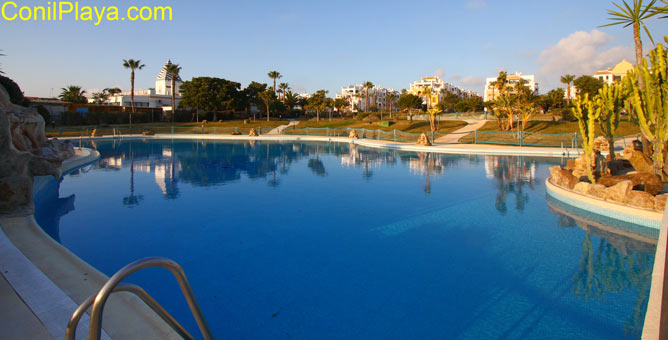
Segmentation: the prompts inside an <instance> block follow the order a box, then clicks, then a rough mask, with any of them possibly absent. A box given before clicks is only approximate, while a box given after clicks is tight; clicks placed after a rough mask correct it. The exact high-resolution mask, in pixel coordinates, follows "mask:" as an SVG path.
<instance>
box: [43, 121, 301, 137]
mask: <svg viewBox="0 0 668 340" xmlns="http://www.w3.org/2000/svg"><path fill="white" fill-rule="evenodd" d="M288 123H289V122H288V121H287V120H270V121H266V120H255V121H253V120H250V121H248V124H244V121H243V120H227V121H222V122H207V123H206V124H203V123H201V122H199V123H164V122H161V123H145V124H132V128H131V127H130V125H129V124H121V125H102V126H99V127H96V126H63V127H56V128H55V129H51V128H47V129H46V136H47V137H59V136H63V137H78V136H82V135H86V134H87V133H88V134H90V132H91V131H92V130H93V129H95V128H97V132H101V133H102V134H103V135H111V134H113V129H114V128H117V129H120V131H121V133H123V134H130V133H141V132H142V131H143V130H151V131H153V132H155V133H171V129H172V127H174V132H180V133H214V128H216V130H215V132H217V133H226V132H231V131H232V129H231V128H234V127H236V128H238V131H239V132H241V133H243V134H247V133H248V132H249V131H250V129H251V128H259V127H262V128H267V129H273V128H275V127H277V126H279V125H286V124H288Z"/></svg>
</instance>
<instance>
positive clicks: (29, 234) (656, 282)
mask: <svg viewBox="0 0 668 340" xmlns="http://www.w3.org/2000/svg"><path fill="white" fill-rule="evenodd" d="M112 138H113V137H111V136H108V137H104V136H103V137H95V138H85V140H108V139H112ZM116 138H118V137H116ZM72 139H73V140H77V139H79V138H72ZM123 139H206V140H214V139H215V140H230V141H246V140H255V141H320V142H339V143H350V144H355V145H360V146H365V147H371V148H382V149H390V150H401V151H413V152H436V153H450V154H482V155H526V156H538V157H577V156H578V155H579V154H580V153H581V150H580V149H570V148H546V147H517V146H501V145H489V144H447V145H435V146H420V145H416V144H411V143H397V142H393V141H382V140H372V139H350V138H346V137H326V136H293V135H289V136H288V135H262V136H259V137H249V136H228V135H207V134H165V135H155V136H142V135H130V136H123ZM94 153H95V151H94ZM94 153H91V154H88V155H82V154H79V155H78V157H76V158H74V159H72V160H68V161H66V162H64V164H63V170H67V169H72V168H75V167H77V166H81V165H83V164H86V163H88V162H90V161H93V160H95V159H97V157H99V154H98V155H97V156H96V155H95V154H94ZM46 180H47V179H44V178H36V181H35V187H36V190H37V188H38V186H39V185H40V183H39V182H40V181H46ZM667 225H668V219H667V217H665V214H664V221H663V226H662V228H661V236H660V239H659V243H658V246H657V257H656V261H655V264H654V272H653V280H652V291H651V297H650V303H649V307H648V312H647V317H646V320H645V328H644V333H643V339H659V334H662V335H664V334H668V330H667V329H666V328H668V327H659V325H668V321H666V319H668V318H667V316H668V312H666V311H665V309H667V308H668V302H667V303H666V304H664V303H663V300H666V301H668V293H667V294H662V293H663V290H664V288H665V285H664V284H663V283H664V280H663V279H664V276H665V265H666V262H665V257H666V245H667V243H668V235H666V233H667V232H666V228H667ZM0 234H2V235H0V236H5V235H6V239H7V240H8V241H10V242H11V245H10V246H7V245H6V244H5V245H4V246H3V244H2V243H1V242H0V247H1V248H0V253H2V252H3V251H6V250H7V248H13V247H15V249H17V251H18V253H20V255H21V256H24V257H25V258H26V260H27V261H28V262H29V264H22V265H20V266H18V268H16V267H17V266H15V267H12V268H13V269H12V270H23V271H27V272H33V273H34V269H37V270H38V271H40V272H41V273H43V275H42V276H41V277H40V275H39V274H36V275H32V278H27V280H34V279H35V277H37V279H38V280H40V281H46V280H48V281H49V282H51V283H52V284H53V285H54V286H55V287H56V288H58V289H59V290H61V291H62V292H63V293H65V295H66V296H65V298H63V296H62V295H61V296H60V298H61V299H64V300H67V299H70V302H71V303H73V304H75V305H76V304H78V303H80V302H81V301H83V299H85V298H87V297H88V296H89V295H91V294H93V293H95V292H97V290H98V289H99V287H101V285H102V284H103V283H104V282H105V281H106V280H107V279H108V277H107V276H105V275H104V274H102V273H100V272H99V271H97V270H96V269H95V268H93V267H91V266H90V265H88V264H87V263H85V262H84V261H83V260H81V259H79V258H78V257H77V256H75V255H74V254H72V253H71V252H69V251H68V250H67V249H65V248H63V247H62V246H61V245H60V244H58V243H57V242H55V241H54V240H53V239H51V238H50V237H49V236H48V235H46V233H44V231H43V230H42V229H41V228H40V227H39V226H38V225H37V223H36V222H35V220H34V218H33V217H32V216H28V217H20V218H2V217H0ZM2 260H3V258H0V269H1V271H0V298H2V301H3V303H2V304H0V339H62V338H63V337H64V333H59V332H60V330H62V329H64V326H65V325H64V324H63V325H61V323H62V321H61V320H63V319H64V320H67V319H69V316H70V315H71V312H70V313H62V314H63V315H60V316H57V317H56V318H53V319H49V320H44V319H41V318H40V313H39V312H38V310H39V309H40V308H47V307H49V306H48V302H46V301H51V303H53V299H52V296H48V295H45V296H42V297H39V296H37V298H36V299H35V298H34V297H33V298H31V299H33V300H32V301H31V300H30V299H29V298H28V297H27V296H22V295H21V294H22V293H23V292H22V290H23V289H25V286H30V285H33V284H35V283H34V282H33V283H31V282H30V281H24V282H19V283H17V281H16V280H17V278H16V277H13V278H8V277H9V276H11V275H10V273H9V272H8V270H9V269H5V268H9V267H7V264H6V263H5V264H3V262H2ZM5 262H7V261H5ZM10 262H14V264H16V263H18V262H21V261H19V260H16V261H10ZM8 265H11V263H10V264H8ZM30 265H33V266H34V268H33V267H30ZM21 267H30V268H23V269H21ZM16 276H18V277H19V279H26V278H25V277H24V278H21V276H22V275H16ZM12 281H14V282H12ZM42 284H44V282H42ZM46 284H48V282H46ZM22 287H23V288H22ZM37 291H39V290H37ZM38 293H39V292H38ZM114 296H116V298H112V299H110V300H109V303H108V304H107V309H106V310H107V311H106V312H105V318H104V324H103V328H104V330H105V331H106V332H107V333H108V334H109V335H110V336H111V338H113V339H135V338H137V336H138V335H139V334H141V335H144V336H142V337H141V338H143V339H179V338H180V337H178V335H176V334H175V333H174V332H173V331H172V330H171V329H170V328H168V326H167V325H166V324H165V323H164V322H163V321H162V320H160V319H159V318H158V317H157V316H156V315H155V314H154V313H153V312H152V311H150V310H149V309H148V308H147V307H146V306H144V305H143V303H142V302H141V301H140V300H139V299H137V298H136V297H134V296H131V295H129V294H127V293H119V294H115V295H114ZM42 299H44V300H42ZM68 303H69V302H68ZM40 304H41V305H40ZM45 306H46V307H45ZM71 306H72V305H71V304H69V306H68V307H67V308H69V307H71ZM662 314H665V315H664V317H663V318H662ZM205 317H206V316H205ZM42 318H44V317H43V316H42ZM54 319H55V320H56V321H57V322H54ZM82 323H84V322H83V321H82ZM59 334H62V335H59ZM77 336H78V337H81V338H85V337H86V335H85V332H83V331H79V332H78V333H77ZM662 338H663V337H662Z"/></svg>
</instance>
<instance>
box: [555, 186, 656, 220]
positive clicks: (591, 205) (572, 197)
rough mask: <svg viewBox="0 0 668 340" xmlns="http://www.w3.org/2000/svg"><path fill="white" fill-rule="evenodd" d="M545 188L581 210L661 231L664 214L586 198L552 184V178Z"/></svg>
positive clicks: (559, 198)
mask: <svg viewBox="0 0 668 340" xmlns="http://www.w3.org/2000/svg"><path fill="white" fill-rule="evenodd" d="M545 187H546V191H547V194H548V195H550V196H552V197H553V198H555V199H558V200H559V201H562V202H564V203H567V204H570V205H573V206H576V207H578V208H580V209H583V210H586V211H589V212H592V213H595V214H599V215H603V216H607V217H610V218H614V219H618V220H622V221H626V222H629V223H633V224H637V225H641V226H644V227H648V228H652V229H656V230H659V229H661V221H662V218H663V214H662V213H660V212H656V211H650V210H645V209H638V208H632V207H629V206H626V205H623V204H618V203H614V202H609V201H604V200H600V199H597V198H594V197H588V196H584V195H582V194H579V193H576V192H574V191H572V190H568V189H564V188H561V187H558V186H556V185H554V184H552V183H551V182H550V178H548V179H546V180H545Z"/></svg>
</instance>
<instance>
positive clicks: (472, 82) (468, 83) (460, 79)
mask: <svg viewBox="0 0 668 340" xmlns="http://www.w3.org/2000/svg"><path fill="white" fill-rule="evenodd" d="M450 79H452V82H453V83H455V85H458V86H461V87H463V88H466V89H469V90H473V91H480V90H481V89H482V88H483V86H484V85H485V79H483V78H481V77H476V76H462V75H459V74H455V75H453V76H452V77H450Z"/></svg>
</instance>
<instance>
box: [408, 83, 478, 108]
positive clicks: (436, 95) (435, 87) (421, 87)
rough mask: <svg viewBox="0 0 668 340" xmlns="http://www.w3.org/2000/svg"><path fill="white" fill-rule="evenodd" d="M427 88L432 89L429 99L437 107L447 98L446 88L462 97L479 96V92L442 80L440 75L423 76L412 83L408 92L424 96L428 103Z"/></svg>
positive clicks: (425, 101)
mask: <svg viewBox="0 0 668 340" xmlns="http://www.w3.org/2000/svg"><path fill="white" fill-rule="evenodd" d="M425 89H430V90H431V95H430V96H429V97H430V98H429V101H428V102H429V104H430V105H431V107H436V105H438V103H439V102H441V101H442V100H443V99H445V96H446V94H445V93H443V91H444V90H445V91H448V92H450V93H454V94H455V95H457V96H458V97H459V98H460V99H466V98H471V97H479V95H478V94H477V93H475V92H473V91H469V90H465V89H462V88H459V87H457V86H455V85H453V84H451V83H447V82H445V81H443V80H441V79H440V78H439V77H425V78H421V79H420V80H416V81H414V82H413V83H411V84H410V88H409V90H408V92H410V93H411V94H414V95H416V96H420V97H422V100H423V102H424V103H425V104H427V96H426V94H425Z"/></svg>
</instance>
